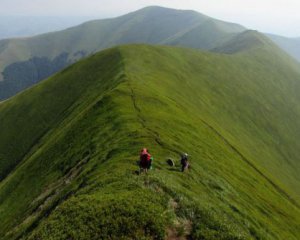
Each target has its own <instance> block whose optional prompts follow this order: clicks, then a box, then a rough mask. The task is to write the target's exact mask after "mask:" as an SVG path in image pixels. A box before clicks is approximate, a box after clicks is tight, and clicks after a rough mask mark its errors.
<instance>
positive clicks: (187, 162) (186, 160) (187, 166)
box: [180, 153, 190, 172]
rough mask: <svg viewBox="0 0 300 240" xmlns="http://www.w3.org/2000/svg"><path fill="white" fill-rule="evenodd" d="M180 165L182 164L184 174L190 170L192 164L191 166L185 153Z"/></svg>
mask: <svg viewBox="0 0 300 240" xmlns="http://www.w3.org/2000/svg"><path fill="white" fill-rule="evenodd" d="M180 163H181V172H184V171H185V170H188V168H189V166H190V164H189V161H188V154H187V153H183V154H182V155H181V160H180Z"/></svg>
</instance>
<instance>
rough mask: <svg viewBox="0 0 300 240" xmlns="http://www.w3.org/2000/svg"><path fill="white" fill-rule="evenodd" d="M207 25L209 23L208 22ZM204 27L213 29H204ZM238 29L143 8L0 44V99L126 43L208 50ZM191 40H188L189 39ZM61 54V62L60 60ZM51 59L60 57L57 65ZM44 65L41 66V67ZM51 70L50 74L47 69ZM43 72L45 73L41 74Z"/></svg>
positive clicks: (193, 15)
mask: <svg viewBox="0 0 300 240" xmlns="http://www.w3.org/2000/svg"><path fill="white" fill-rule="evenodd" d="M208 20H209V21H208ZM210 22H213V23H214V25H216V26H218V27H214V28H210V25H211V24H210ZM243 30H244V28H243V27H241V26H239V25H237V24H233V23H225V22H222V21H219V20H215V19H212V18H209V17H207V16H205V15H202V14H200V13H197V12H195V11H183V10H175V9H168V8H162V7H147V8H144V9H141V10H139V11H136V12H133V13H129V14H126V15H124V16H121V17H117V18H113V19H105V20H96V21H90V22H87V23H84V24H82V25H79V26H76V27H73V28H69V29H66V30H63V31H59V32H53V33H48V34H43V35H39V36H36V37H32V38H22V39H10V40H3V41H0V73H1V74H0V80H1V79H2V80H4V81H3V82H2V83H1V82H0V100H1V99H2V100H3V99H7V98H8V97H10V96H13V95H14V94H16V93H17V92H19V91H21V90H23V89H25V88H26V87H29V86H31V85H33V84H35V83H36V82H38V81H40V80H42V79H45V74H43V73H44V72H46V77H48V76H50V75H52V74H54V73H56V72H58V71H59V70H61V69H62V68H63V67H66V66H67V65H69V64H71V63H73V62H75V61H77V60H78V59H81V58H83V57H85V56H87V55H89V54H91V53H94V52H97V51H99V50H102V49H105V48H108V47H112V46H116V45H119V44H126V43H149V44H163V43H166V44H167V43H168V42H170V44H171V45H174V44H175V45H182V46H189V47H196V48H202V49H209V48H211V47H215V46H214V45H213V44H212V43H214V42H218V41H220V40H221V39H223V38H224V37H225V35H226V36H227V35H228V34H230V33H236V32H241V31H243ZM191 38H192V39H191ZM64 55H66V56H67V57H66V58H62V56H64ZM57 58H59V59H60V58H62V59H61V60H60V61H57ZM45 62H46V63H47V67H45V66H44V65H45V64H46V63H45ZM51 68H53V70H52V71H50V72H49V73H48V71H49V69H51ZM47 70H48V71H47Z"/></svg>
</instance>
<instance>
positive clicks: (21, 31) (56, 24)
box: [0, 16, 92, 39]
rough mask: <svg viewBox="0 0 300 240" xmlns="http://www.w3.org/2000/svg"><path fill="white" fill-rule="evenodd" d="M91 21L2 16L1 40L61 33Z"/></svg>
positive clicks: (82, 18) (81, 18)
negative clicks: (55, 32) (60, 31)
mask: <svg viewBox="0 0 300 240" xmlns="http://www.w3.org/2000/svg"><path fill="white" fill-rule="evenodd" d="M91 19H92V17H59V16H57V17H54V16H53V17H38V16H0V39H4V38H16V37H31V36H34V35H38V34H42V33H47V32H53V31H59V30H63V29H65V28H68V27H72V26H75V25H78V24H81V23H83V22H86V21H89V20H91Z"/></svg>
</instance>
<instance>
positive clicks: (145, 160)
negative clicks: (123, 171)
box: [139, 148, 153, 173]
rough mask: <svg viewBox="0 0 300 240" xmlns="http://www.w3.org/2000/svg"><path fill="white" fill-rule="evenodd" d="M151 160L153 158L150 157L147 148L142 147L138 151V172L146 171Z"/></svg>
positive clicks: (149, 167) (149, 166)
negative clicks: (139, 151)
mask: <svg viewBox="0 0 300 240" xmlns="http://www.w3.org/2000/svg"><path fill="white" fill-rule="evenodd" d="M152 160H153V158H152V157H151V154H150V153H149V151H148V149H147V148H143V149H142V150H141V153H140V164H139V165H140V172H141V171H143V172H145V173H147V172H148V170H149V169H151V165H152Z"/></svg>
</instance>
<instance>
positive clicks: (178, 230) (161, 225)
mask: <svg viewBox="0 0 300 240" xmlns="http://www.w3.org/2000/svg"><path fill="white" fill-rule="evenodd" d="M261 62H264V64H263V65H262V64H261ZM299 90H300V73H299V71H298V70H297V68H294V66H293V65H292V64H288V63H285V62H282V61H281V60H280V58H278V57H277V56H276V57H275V55H274V53H273V51H269V49H268V48H265V49H264V48H261V46H260V45H258V47H257V48H251V49H250V50H248V51H245V52H240V53H238V54H233V55H225V54H214V53H203V52H201V51H197V50H190V49H183V48H173V47H154V46H145V45H130V46H123V47H118V48H113V49H109V50H106V51H103V52H100V53H99V54H96V55H94V56H92V57H90V58H88V59H86V60H83V61H80V62H79V63H77V64H75V65H72V66H71V67H69V68H67V69H66V70H64V71H63V72H61V73H58V74H57V75H55V76H53V77H51V78H50V79H48V80H46V81H44V82H42V83H41V84H39V85H37V86H35V87H33V88H31V89H29V90H27V91H25V92H23V93H21V94H19V95H17V96H16V97H14V98H12V99H10V100H8V101H6V102H3V103H1V104H0V116H1V119H0V121H1V122H0V124H1V126H3V124H5V126H6V127H5V128H4V130H3V131H1V133H0V144H1V145H0V154H1V155H0V162H1V169H2V172H1V177H2V179H3V180H2V181H1V182H0V236H1V239H174V237H175V236H177V237H183V238H187V237H191V238H192V239H228V240H229V239H295V240H296V239H299V237H300V231H299V223H300V217H299V216H300V209H299V208H300V206H299V199H300V192H299V182H300V181H299V177H298V176H299V164H300V161H299V155H298V154H297V153H298V151H299V149H300V148H299V143H298V142H297V139H299V119H300V109H299V102H300V99H299V94H298V93H299ZM25 112H26V114H25ZM20 115H21V116H23V115H25V116H24V118H22V121H21V120H20V117H19V116H20ZM16 124H18V125H16ZM144 146H146V147H148V148H149V149H150V151H151V153H152V154H153V156H154V158H155V159H154V169H153V170H152V171H151V172H150V173H149V174H148V175H141V176H138V175H136V174H135V170H137V166H136V161H137V159H138V152H139V150H140V148H142V147H144ZM182 151H185V152H188V153H189V154H190V160H191V164H192V168H191V170H190V171H189V172H188V173H184V174H183V173H181V172H179V165H178V160H177V159H178V158H179V154H180V153H181V152H182ZM167 158H173V159H175V160H176V164H177V166H176V167H174V168H171V167H169V166H168V165H167V164H166V160H167ZM3 169H5V171H3Z"/></svg>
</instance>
